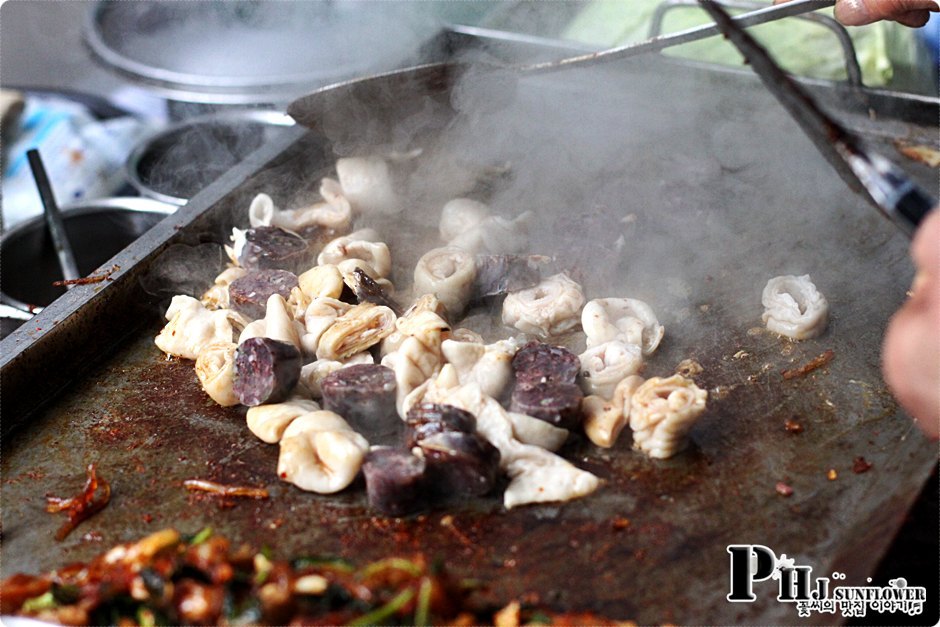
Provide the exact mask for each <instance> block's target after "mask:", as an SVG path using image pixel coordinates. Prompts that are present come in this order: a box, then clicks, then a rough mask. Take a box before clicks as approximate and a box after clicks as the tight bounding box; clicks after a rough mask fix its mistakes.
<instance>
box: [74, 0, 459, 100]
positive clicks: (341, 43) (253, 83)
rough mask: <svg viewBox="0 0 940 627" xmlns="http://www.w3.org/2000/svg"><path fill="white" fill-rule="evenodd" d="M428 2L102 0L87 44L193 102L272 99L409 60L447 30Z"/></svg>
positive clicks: (114, 62)
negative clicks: (207, 97)
mask: <svg viewBox="0 0 940 627" xmlns="http://www.w3.org/2000/svg"><path fill="white" fill-rule="evenodd" d="M421 4H422V3H418V2H379V1H354V0H329V1H322V2H321V1H312V2H306V1H304V2H268V1H246V2H215V1H213V2H174V1H152V2H100V3H97V4H96V5H95V6H94V8H93V9H92V10H91V11H90V12H89V15H88V19H87V22H86V24H85V40H86V42H87V43H88V45H89V46H90V47H91V48H92V50H93V51H94V53H95V54H96V55H97V56H98V57H100V58H101V59H102V60H103V61H105V62H106V63H107V64H109V65H110V66H112V67H114V68H116V69H118V70H120V71H122V72H124V73H127V74H130V75H132V76H134V77H136V78H138V79H141V80H143V81H145V82H148V83H151V84H155V85H156V86H158V87H163V88H164V89H170V90H175V91H178V92H190V93H191V95H192V96H193V97H192V98H188V99H189V100H194V101H200V100H204V99H205V98H200V97H199V96H198V94H209V95H223V96H225V95H227V96H229V98H228V99H225V98H223V100H226V101H229V100H232V99H235V100H238V99H239V97H241V98H240V99H241V100H246V99H250V98H245V97H246V96H249V95H263V96H264V97H265V98H267V99H268V101H270V99H271V97H272V96H274V97H278V96H281V95H285V96H289V95H290V94H296V93H299V91H298V90H299V89H302V88H309V87H310V86H312V85H324V84H328V83H331V82H334V81H337V80H340V79H343V78H349V77H352V76H357V75H361V74H364V73H368V72H371V71H375V70H378V69H389V68H391V67H397V66H398V65H400V64H402V63H403V62H405V60H407V59H408V58H409V57H411V56H413V55H415V54H416V53H417V51H418V48H419V47H420V46H421V44H422V43H424V42H425V41H427V40H428V39H430V38H431V37H433V35H434V34H436V33H437V32H439V30H440V25H441V20H440V19H439V18H438V14H437V13H436V12H435V11H433V10H428V8H427V5H424V7H423V8H422V6H420V5H421ZM176 95H177V96H179V94H176ZM181 99H184V100H185V99H187V98H181ZM215 99H216V98H215V97H213V100H215Z"/></svg>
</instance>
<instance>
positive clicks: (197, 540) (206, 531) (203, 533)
mask: <svg viewBox="0 0 940 627" xmlns="http://www.w3.org/2000/svg"><path fill="white" fill-rule="evenodd" d="M211 537H212V527H203V528H202V529H200V530H199V532H198V533H196V535H194V536H193V539H192V540H190V541H189V543H190V544H191V545H192V546H196V545H197V544H202V543H203V542H205V541H206V540H208V539H209V538H211Z"/></svg>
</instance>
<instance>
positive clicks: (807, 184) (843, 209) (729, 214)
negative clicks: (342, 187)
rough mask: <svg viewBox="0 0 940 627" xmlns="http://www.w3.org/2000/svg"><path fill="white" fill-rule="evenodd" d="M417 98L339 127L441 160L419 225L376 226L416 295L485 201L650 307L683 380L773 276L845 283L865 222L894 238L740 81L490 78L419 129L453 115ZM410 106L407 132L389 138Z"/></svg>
mask: <svg viewBox="0 0 940 627" xmlns="http://www.w3.org/2000/svg"><path fill="white" fill-rule="evenodd" d="M405 84H406V83H404V82H402V81H399V83H398V84H397V86H398V89H397V91H396V84H395V83H389V84H388V85H387V86H386V87H385V88H384V89H382V90H378V89H377V90H375V91H372V92H369V93H368V94H367V96H368V97H366V98H364V99H362V100H358V101H351V102H349V103H348V107H344V109H343V113H344V116H342V117H343V118H344V119H345V123H346V126H345V127H344V126H342V125H341V124H340V123H339V119H331V120H329V121H328V123H327V124H325V125H324V128H326V129H328V130H329V137H330V139H331V140H332V141H334V145H335V146H338V147H339V149H340V151H341V153H342V154H344V155H346V154H374V153H375V152H377V151H378V152H381V151H388V150H392V149H394V150H397V151H399V152H404V151H407V150H409V149H413V148H421V149H422V150H423V153H422V155H421V157H420V158H418V159H417V160H416V162H414V163H412V164H409V165H407V166H400V168H399V169H401V170H405V171H406V173H407V175H408V176H407V181H406V183H405V185H406V186H407V188H408V189H407V191H406V192H405V194H404V196H405V197H407V198H410V199H412V204H411V205H410V206H409V209H408V211H407V213H406V216H405V218H406V220H407V226H406V227H404V228H403V227H402V226H401V225H400V224H396V225H393V226H392V229H393V230H392V231H391V232H390V231H389V230H387V229H382V228H381V225H375V226H377V228H378V230H379V232H380V233H381V234H383V235H384V236H385V237H386V238H387V239H388V240H389V244H390V247H391V250H392V254H393V258H394V259H395V260H396V265H397V267H398V268H401V269H403V270H404V272H403V271H402V270H399V271H398V274H397V275H396V276H395V277H394V278H393V280H394V281H395V283H396V286H398V287H399V290H400V291H405V292H407V290H408V279H407V277H406V276H403V275H404V274H405V272H407V268H409V267H413V264H414V261H415V260H416V258H415V259H412V258H410V255H411V254H412V252H413V251H417V253H418V254H419V255H420V253H421V252H424V251H427V250H429V249H431V248H434V247H436V246H438V245H440V240H439V239H438V237H437V235H436V234H435V233H434V231H433V229H434V228H435V227H436V226H437V223H438V219H439V216H440V211H441V208H442V207H443V205H444V204H445V203H446V202H447V201H448V200H450V199H452V198H454V197H458V196H469V197H471V198H474V199H477V200H481V201H483V202H486V203H488V204H489V205H490V206H491V207H492V208H493V209H494V211H495V212H496V213H497V214H499V215H503V216H506V217H512V216H515V215H518V214H520V213H522V212H524V211H528V210H531V211H533V212H534V213H535V219H534V220H533V221H532V225H531V228H530V240H531V244H530V251H531V252H532V253H536V254H544V255H550V256H553V257H554V259H555V263H556V267H557V268H558V269H567V270H569V272H570V273H571V274H572V276H574V277H575V278H576V279H578V280H580V281H582V282H583V285H584V287H585V294H586V297H588V298H601V297H630V298H638V299H641V300H644V301H646V302H648V303H649V304H650V305H651V306H652V307H653V309H654V310H655V311H656V312H657V313H658V314H659V315H660V319H661V322H662V323H663V324H664V325H665V326H666V328H667V339H666V342H665V343H664V352H665V354H666V355H667V356H665V357H661V358H660V359H658V360H657V363H664V364H675V363H677V362H678V361H680V360H681V359H684V358H685V357H688V356H689V355H690V354H694V350H695V346H696V344H697V343H698V342H700V341H701V338H703V337H712V338H717V337H723V336H724V337H726V336H727V329H728V328H729V327H730V328H734V329H738V330H739V331H740V332H741V333H743V332H744V331H745V330H746V329H748V328H750V327H752V326H755V325H756V324H759V320H760V312H761V309H760V291H761V288H762V286H763V285H764V283H765V282H766V280H767V278H769V276H773V275H774V274H779V273H783V272H787V273H794V274H796V273H804V272H812V274H813V276H814V277H818V279H817V281H818V282H819V285H820V288H821V289H823V290H826V289H827V287H828V286H829V285H831V284H834V283H839V282H841V281H842V280H843V279H842V274H841V273H842V272H843V271H844V263H843V261H841V259H842V257H841V256H840V263H839V264H838V267H836V266H834V265H833V264H830V263H828V262H827V261H828V259H827V257H826V256H825V255H820V254H819V252H818V251H819V250H820V249H828V250H832V249H833V248H835V249H837V250H840V255H844V259H845V260H846V262H847V263H851V262H850V261H847V260H848V259H849V258H852V257H853V256H856V255H857V256H856V257H855V259H856V261H857V262H858V265H859V266H860V267H861V266H864V261H863V260H864V255H863V254H861V253H858V252H857V251H858V249H857V245H856V244H855V238H854V237H853V236H852V235H851V234H850V232H847V231H846V221H847V220H852V221H855V223H856V226H855V227H854V228H856V229H857V230H858V231H863V230H864V231H871V230H872V229H876V230H877V229H879V228H881V225H880V224H878V222H877V217H876V216H875V215H874V213H873V212H866V211H865V210H864V209H862V210H859V209H858V208H857V207H855V206H854V205H856V204H857V200H856V199H855V198H853V196H852V195H851V193H850V192H849V191H848V190H847V189H845V188H844V186H843V185H842V183H841V182H840V181H839V180H838V179H837V178H836V177H833V176H832V175H831V173H830V170H829V169H828V166H827V165H826V164H825V163H824V162H823V161H822V159H821V158H820V157H819V156H818V155H817V154H816V153H815V151H814V150H813V148H812V147H811V145H810V143H809V141H808V140H807V139H806V138H805V137H803V136H802V135H801V134H800V133H799V132H798V130H797V127H796V126H795V125H794V124H793V122H792V121H791V120H790V119H789V118H788V117H787V116H786V114H785V113H784V112H783V111H782V110H780V109H779V106H778V105H776V103H775V102H774V101H773V100H772V98H771V97H770V96H769V95H768V94H766V92H764V91H763V90H761V89H760V88H759V86H756V85H750V84H748V83H746V82H741V81H740V80H739V77H737V78H736V77H731V78H729V77H727V76H723V75H720V74H714V73H710V72H707V71H705V70H702V71H697V72H695V71H689V70H688V69H687V68H686V69H684V70H683V69H681V68H679V69H677V68H676V67H674V66H669V65H666V64H665V63H663V62H661V61H657V60H655V59H640V60H635V61H632V62H625V63H621V64H618V65H617V66H616V67H608V68H597V69H587V68H578V69H577V70H573V71H567V72H564V73H559V74H557V75H555V76H512V75H510V74H507V73H505V72H497V73H493V72H488V71H480V70H472V71H469V72H466V73H464V74H463V75H462V77H461V79H460V81H459V82H458V83H457V84H456V85H454V86H453V88H452V89H451V90H450V92H449V94H448V96H449V103H448V104H449V105H450V108H451V109H452V111H451V114H452V117H451V118H449V119H448V120H447V121H446V123H445V122H442V121H441V120H437V121H434V120H430V119H422V120H420V121H419V120H417V119H416V117H415V115H414V113H413V112H411V111H413V110H409V108H408V107H409V106H413V105H414V103H415V102H420V99H421V98H424V99H425V105H424V108H426V109H428V110H432V109H434V110H436V111H438V113H439V112H440V107H439V106H437V104H438V102H439V100H434V101H433V102H434V103H435V106H433V107H432V106H431V105H429V104H427V102H428V101H429V100H430V98H429V96H428V95H427V94H420V93H418V94H416V93H415V92H416V91H420V90H416V89H415V88H414V86H413V85H411V86H409V87H410V88H409V89H406V88H405V87H404V85H405ZM742 84H743V85H744V89H739V87H740V85H742ZM350 93H351V92H350ZM344 95H345V96H348V95H349V93H346V94H344ZM396 104H397V105H400V106H401V110H402V111H409V113H408V114H407V116H406V117H405V122H404V123H403V124H394V123H393V124H389V125H387V128H386V127H383V125H382V124H381V123H380V122H381V120H382V119H383V116H385V115H386V114H387V112H386V111H385V106H392V107H394V106H395V105H396ZM370 112H371V117H370ZM363 129H364V130H365V132H363V133H360V132H359V131H360V130H363ZM357 137H359V138H362V139H364V140H365V141H364V142H362V143H360V144H359V145H356V138H357ZM503 166H508V172H507V173H505V174H501V175H495V176H494V175H493V173H494V172H496V171H499V170H500V168H502V167H503ZM890 235H891V233H890V230H888V232H887V234H886V237H890ZM833 237H835V238H837V240H836V241H833V240H832V239H831V238H833ZM840 242H841V243H840ZM846 289H847V291H849V292H852V291H853V290H854V289H856V288H853V287H851V286H848V287H846ZM857 291H858V297H859V298H861V297H862V291H863V290H862V288H860V287H859V288H857ZM706 312H708V313H706ZM471 313H472V312H471ZM471 317H472V315H471ZM481 332H483V330H481ZM500 333H501V335H502V336H505V334H506V330H505V329H502V330H501V332H500ZM653 367H654V368H655V365H653ZM667 373H668V371H667ZM664 374H665V373H664Z"/></svg>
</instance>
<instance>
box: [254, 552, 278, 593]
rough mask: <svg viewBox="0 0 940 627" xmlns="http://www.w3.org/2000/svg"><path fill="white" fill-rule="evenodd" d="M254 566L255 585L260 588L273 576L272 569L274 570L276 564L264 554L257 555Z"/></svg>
mask: <svg viewBox="0 0 940 627" xmlns="http://www.w3.org/2000/svg"><path fill="white" fill-rule="evenodd" d="M254 566H255V579H254V581H255V585H257V586H260V585H261V584H263V583H264V582H265V581H267V580H268V575H270V574H271V569H272V568H274V564H272V563H271V560H269V559H268V556H267V555H265V554H264V553H255V559H254Z"/></svg>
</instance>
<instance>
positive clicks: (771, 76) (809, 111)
mask: <svg viewBox="0 0 940 627" xmlns="http://www.w3.org/2000/svg"><path fill="white" fill-rule="evenodd" d="M699 4H701V5H702V8H703V9H704V10H705V11H707V12H708V14H709V15H711V17H712V19H713V20H715V24H716V25H717V26H718V28H719V29H720V30H721V32H722V33H723V34H724V35H725V37H727V38H728V39H730V40H731V43H733V44H734V45H735V47H737V49H738V50H739V51H740V52H741V54H743V55H744V58H745V59H746V60H747V62H748V63H749V64H750V65H751V67H752V68H754V72H756V73H757V75H758V76H759V77H760V79H761V81H763V83H764V85H766V87H767V89H769V90H770V92H771V93H772V94H773V95H774V96H776V98H777V100H779V101H780V104H782V105H783V107H784V108H785V109H786V110H787V111H788V112H789V113H790V115H791V116H793V118H794V119H795V120H796V121H797V123H798V124H799V125H800V127H801V128H802V129H803V131H804V132H805V133H806V134H807V135H808V136H809V138H810V139H811V140H812V141H813V143H814V144H815V145H816V148H818V149H819V151H820V152H821V153H822V154H823V156H824V157H826V159H827V160H828V161H829V163H831V164H832V166H833V167H834V168H835V169H836V171H837V172H838V173H839V175H840V176H841V177H842V178H843V180H845V182H846V183H847V184H848V185H849V187H851V188H852V189H853V190H855V191H856V192H859V193H861V194H863V195H864V196H865V197H866V198H867V199H868V200H869V201H870V202H871V203H872V204H873V205H875V207H877V208H878V210H880V211H881V212H882V213H883V214H884V215H886V216H887V217H888V218H890V219H891V220H892V221H894V223H895V224H897V225H898V226H900V227H901V229H902V230H903V231H904V232H905V233H907V234H908V235H911V234H912V233H913V232H914V229H916V228H917V225H918V224H920V222H921V220H923V219H924V216H926V215H927V214H928V213H929V212H930V211H931V210H933V208H934V207H935V206H936V204H937V201H936V200H934V199H933V198H932V197H931V196H930V194H928V193H927V192H926V191H924V190H923V189H922V188H921V187H920V186H919V185H917V184H916V183H915V182H914V181H912V180H911V179H910V178H909V177H908V176H907V174H906V173H905V172H904V171H903V170H901V168H899V167H897V166H895V165H894V164H893V163H891V161H889V160H888V159H887V158H885V157H883V156H882V155H880V154H878V153H876V152H872V151H870V150H867V149H866V148H864V147H863V146H862V143H861V140H860V139H859V138H858V137H856V136H855V134H853V133H852V132H850V131H849V130H848V129H846V128H845V127H843V126H842V125H841V124H839V123H838V122H836V121H835V120H833V119H832V118H831V117H830V116H829V115H827V114H826V113H824V112H823V111H822V109H820V108H819V106H818V105H817V104H816V103H815V102H814V101H813V99H812V98H811V97H810V96H809V94H808V93H806V91H805V90H804V89H803V88H802V87H800V85H798V84H797V83H796V81H794V80H793V79H792V78H790V76H789V75H788V74H787V73H786V72H784V71H783V70H782V69H780V66H778V65H777V64H776V63H775V62H774V60H773V59H772V58H771V57H770V55H769V54H768V53H767V51H766V50H764V48H763V47H762V46H761V45H760V44H759V43H757V41H755V40H754V38H753V37H751V35H750V34H748V33H747V32H746V31H744V29H742V28H741V27H740V26H738V24H736V23H735V20H733V19H732V18H731V17H730V16H729V15H728V14H727V13H726V12H725V11H724V9H722V8H721V7H720V6H718V4H717V3H716V2H712V1H710V0H699Z"/></svg>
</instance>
